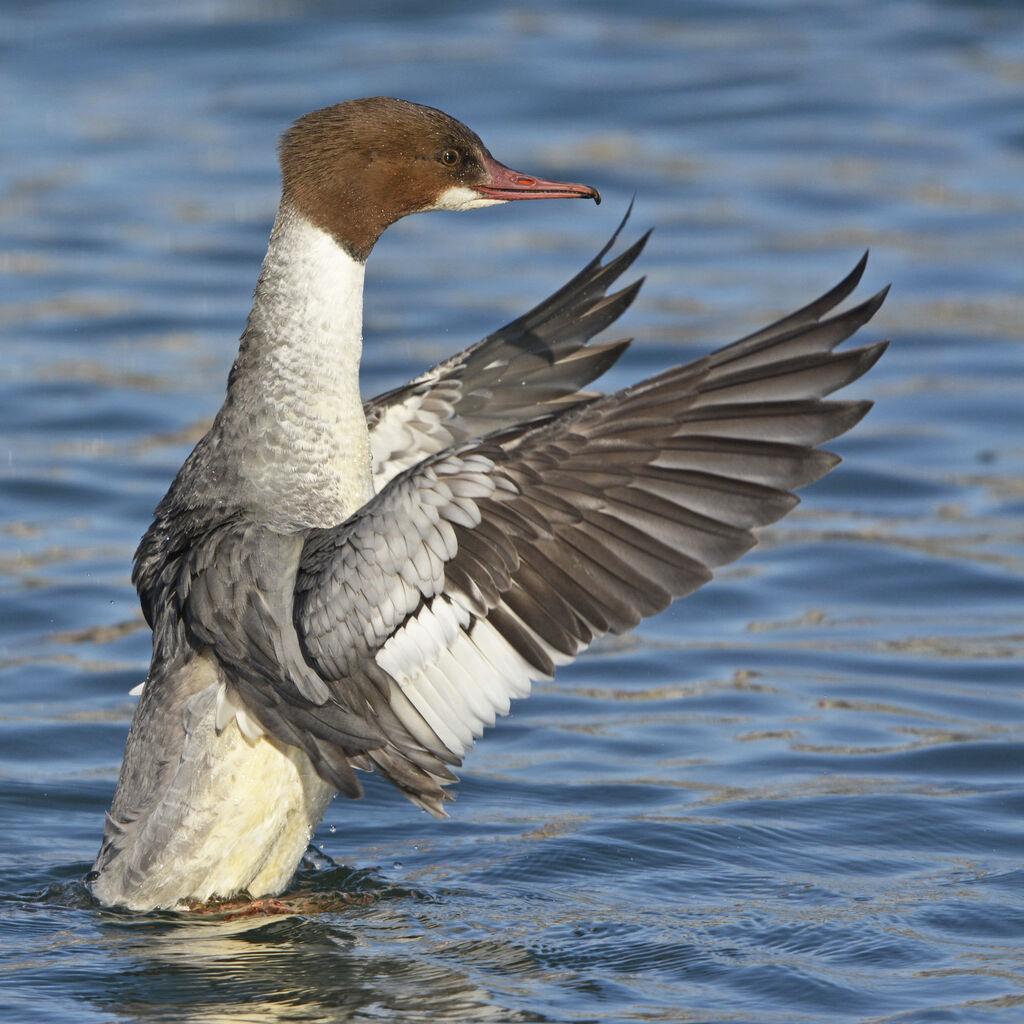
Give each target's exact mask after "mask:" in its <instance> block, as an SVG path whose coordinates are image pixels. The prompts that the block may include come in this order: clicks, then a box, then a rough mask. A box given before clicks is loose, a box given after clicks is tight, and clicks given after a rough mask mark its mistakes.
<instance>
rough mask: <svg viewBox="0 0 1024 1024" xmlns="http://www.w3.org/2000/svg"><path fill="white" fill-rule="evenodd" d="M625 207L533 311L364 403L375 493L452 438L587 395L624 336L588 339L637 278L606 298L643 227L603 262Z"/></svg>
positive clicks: (620, 305)
mask: <svg viewBox="0 0 1024 1024" xmlns="http://www.w3.org/2000/svg"><path fill="white" fill-rule="evenodd" d="M631 209H632V204H630V210H631ZM630 210H627V211H626V215H625V217H623V218H622V223H621V224H619V226H618V227H617V228H616V229H615V233H614V234H613V235H612V237H611V238H610V239H609V241H608V244H607V245H606V246H605V247H604V248H603V249H602V250H601V251H600V252H599V253H598V254H597V255H596V256H595V257H594V259H593V260H591V261H590V263H588V264H587V265H586V266H585V267H584V268H583V270H581V271H580V272H579V274H577V275H576V276H575V277H574V278H573V279H572V280H571V281H570V282H569V283H568V284H566V285H565V286H564V287H562V288H560V289H559V290H558V291H557V292H555V293H554V295H552V296H550V298H548V299H546V300H545V301H544V302H542V303H541V304H540V305H539V306H537V307H536V308H535V309H532V310H530V312H529V313H526V314H525V315H524V316H521V317H519V319H517V320H514V321H513V322H512V323H510V324H508V325H506V326H505V327H503V328H502V329H501V330H500V331H495V333H494V334H491V335H488V336H487V337H486V338H484V339H483V341H480V342H477V344H475V345H473V346H471V347H470V348H467V349H466V350H465V351H463V352H460V353H459V354H458V355H455V356H452V357H451V358H450V359H446V360H445V361H444V362H442V363H438V365H437V366H435V367H433V368H432V369H430V370H428V371H427V372H426V373H424V374H422V375H421V376H419V377H417V378H416V379H415V380H413V381H410V382H409V383H408V384H405V385H403V386H402V387H400V388H396V389H395V390H394V391H389V392H387V393H386V394H383V395H379V396H378V397H377V398H374V399H372V400H371V401H369V402H367V403H366V404H365V405H364V407H363V409H364V411H365V413H366V420H367V423H368V425H369V428H370V448H371V454H372V458H373V474H374V489H375V490H377V491H379V490H381V489H382V488H383V487H384V485H385V484H386V483H387V482H388V481H389V480H391V479H392V478H393V477H395V476H396V475H397V474H398V473H400V472H402V471H403V470H405V469H408V468H409V467H411V466H414V465H416V463H417V462H419V461H420V460H421V459H424V458H426V457H427V456H428V455H433V454H435V453H436V452H439V451H442V450H444V449H445V448H448V447H450V446H451V445H453V444H458V443H461V442H462V441H467V440H470V439H472V438H477V437H483V436H485V435H486V434H490V433H491V432H493V431H494V430H499V429H501V428H503V427H507V426H511V425H512V424H514V423H518V422H520V421H522V420H524V419H530V418H533V417H536V416H537V415H539V414H543V413H550V412H558V411H561V410H564V409H565V408H567V407H568V406H570V405H572V404H574V403H576V402H579V401H584V400H586V399H588V398H591V397H593V395H592V394H588V393H587V392H584V391H582V390H581V389H583V388H585V387H586V385H588V384H589V383H590V382H591V381H593V380H596V379H597V378H598V377H600V376H601V374H603V373H604V372H605V371H606V370H607V369H608V368H609V367H611V366H612V364H613V363H615V361H616V360H617V359H618V358H619V356H621V355H622V353H623V352H624V351H625V350H626V348H627V347H628V346H629V339H622V340H619V341H607V342H602V343H600V344H592V345H588V344H587V342H588V341H590V339H591V338H593V337H594V336H595V335H597V334H598V333H600V332H601V331H603V330H604V329H605V328H606V327H607V326H608V325H609V324H611V323H612V321H614V320H616V319H617V318H618V317H619V316H621V315H622V313H623V312H624V311H625V310H626V309H627V308H628V307H629V305H630V303H631V302H632V301H633V299H634V298H635V297H636V294H637V292H638V291H639V290H640V286H641V284H642V283H643V279H642V278H641V279H640V280H639V281H635V282H634V283H633V284H631V285H629V286H627V287H626V288H623V289H622V290H620V291H617V292H615V293H614V294H612V295H608V294H607V292H608V289H609V288H610V287H611V286H612V285H613V284H614V283H615V281H616V280H618V278H619V277H621V276H622V274H624V273H625V272H626V270H627V269H628V268H629V267H630V266H631V264H632V263H633V261H634V260H635V259H636V258H637V256H638V255H639V254H640V252H641V250H642V249H643V247H644V245H645V244H646V242H647V239H648V237H649V235H650V232H647V234H645V235H644V236H643V237H642V238H640V239H639V241H637V242H636V243H634V244H633V245H632V246H631V247H630V248H629V249H627V250H626V251H625V252H623V253H622V254H621V255H619V256H617V257H616V258H615V259H613V260H611V261H610V262H609V263H607V264H602V263H601V261H602V260H603V259H604V257H605V256H606V255H607V254H608V252H609V250H610V249H611V247H612V246H613V245H614V244H615V240H616V239H617V238H618V236H619V232H620V231H621V230H622V228H623V226H624V225H625V223H626V220H627V219H628V218H629V214H630Z"/></svg>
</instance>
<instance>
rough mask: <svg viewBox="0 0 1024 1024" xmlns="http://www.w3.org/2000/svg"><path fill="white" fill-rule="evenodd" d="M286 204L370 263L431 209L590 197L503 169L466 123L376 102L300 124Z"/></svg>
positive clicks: (285, 166) (294, 130)
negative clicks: (393, 229)
mask: <svg viewBox="0 0 1024 1024" xmlns="http://www.w3.org/2000/svg"><path fill="white" fill-rule="evenodd" d="M280 154H281V172H282V176H283V187H284V192H283V201H284V202H286V203H288V204H290V205H291V206H292V207H293V208H294V209H295V210H296V211H297V212H298V213H301V214H302V215H303V216H304V217H306V218H307V219H308V220H310V221H311V222H312V223H314V224H316V225H317V226H318V227H320V228H322V229H323V230H325V231H327V232H328V233H329V234H331V235H333V236H334V238H335V239H336V240H337V241H338V243H339V244H340V245H342V246H344V248H345V249H346V250H347V251H348V252H350V253H351V254H352V255H353V256H354V257H356V259H360V260H365V259H366V257H367V256H369V254H370V250H371V249H372V248H373V245H374V243H375V242H376V241H377V239H378V238H379V237H380V235H381V233H382V232H383V231H384V229H385V228H386V227H387V226H388V225H389V224H394V222H395V221H396V220H398V219H399V218H400V217H405V216H406V215H407V214H410V213H423V212H426V211H427V210H469V209H473V208H474V207H477V206H490V205H492V204H493V203H501V202H506V201H508V200H512V199H558V198H571V197H576V198H584V199H593V200H595V202H600V201H601V197H600V195H599V194H598V192H597V189H594V188H591V187H590V186H588V185H574V184H570V183H567V182H559V181H545V180H543V179H541V178H536V177H533V176H532V175H527V174H520V173H519V172H518V171H513V170H510V169H509V168H508V167H505V166H504V165H503V164H500V163H498V161H497V160H495V159H494V157H492V156H491V154H490V153H489V152H488V151H487V147H486V146H485V145H484V144H483V143H482V142H481V141H480V137H479V136H478V135H477V134H476V133H475V132H472V131H470V129H469V128H467V127H466V126H465V125H464V124H462V123H461V122H459V121H456V120H455V118H453V117H449V116H448V115H447V114H445V113H444V112H442V111H440V110H435V109H434V108H433V107H424V106H420V105H419V104H418V103H409V102H407V101H406V100H396V99H391V98H390V97H386V96H374V97H371V98H369V99H362V100H350V101H349V102H347V103H338V104H336V105H335V106H333V107H325V108H324V109H323V110H315V111H313V113H311V114H306V115H305V117H300V118H299V120H298V121H296V122H295V124H293V125H292V126H291V128H289V129H288V131H287V132H285V134H284V137H283V138H282V139H281V150H280Z"/></svg>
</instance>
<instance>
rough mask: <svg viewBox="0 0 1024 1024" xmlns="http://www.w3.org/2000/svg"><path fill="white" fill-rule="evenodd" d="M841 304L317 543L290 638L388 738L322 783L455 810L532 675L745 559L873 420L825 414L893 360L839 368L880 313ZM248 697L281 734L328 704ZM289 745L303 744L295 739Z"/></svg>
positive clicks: (527, 439)
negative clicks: (474, 751)
mask: <svg viewBox="0 0 1024 1024" xmlns="http://www.w3.org/2000/svg"><path fill="white" fill-rule="evenodd" d="M843 287H845V284H844V286H842V287H841V288H840V289H838V290H836V291H833V292H832V293H830V295H829V296H826V297H825V298H824V299H823V300H819V302H818V303H815V304H812V305H811V306H809V307H807V308H806V309H805V310H802V311H800V312H799V313H797V314H794V315H793V316H791V317H787V318H786V319H784V320H782V321H779V323H778V324H777V325H775V326H774V327H772V328H768V329H766V330H765V331H762V332H758V333H757V334H754V335H751V336H749V337H748V338H746V339H743V340H741V341H740V342H737V343H735V344H733V345H731V346H729V347H727V348H725V349H722V350H720V351H718V352H716V353H713V354H711V355H709V356H706V357H704V358H702V359H699V360H697V361H696V362H694V363H691V364H689V365H687V366H681V367H676V368H673V369H671V370H668V371H666V372H665V373H662V374H660V375H659V376H657V377H654V378H651V379H650V380H647V381H643V382H641V383H639V384H637V385H635V386H633V387H629V388H626V389H625V390H623V391H620V392H618V393H616V394H612V395H609V396H606V397H602V398H599V399H595V400H592V401H590V402H587V403H584V404H581V405H578V406H576V407H574V408H572V409H570V410H568V411H567V412H564V413H562V414H560V415H557V416H554V417H550V418H548V419H547V420H546V421H544V422H539V423H538V422H533V423H531V424H526V425H520V426H517V427H513V428H509V429H507V430H505V431H499V432H497V433H495V434H492V435H491V436H489V437H487V438H485V439H483V440H480V441H474V442H467V443H464V444H461V445H458V446H455V447H453V448H450V449H447V450H445V451H442V452H439V453H437V454H435V455H433V456H431V457H429V458H428V459H426V460H424V461H423V462H421V463H420V464H419V465H417V466H416V467H414V468H413V469H411V470H408V471H406V472H404V473H402V474H400V475H399V476H398V477H396V478H395V479H394V480H393V481H392V482H391V483H390V484H389V485H388V486H387V487H386V488H385V489H384V490H383V491H382V492H381V493H380V494H378V495H377V496H376V497H375V498H374V499H373V500H372V501H371V502H369V503H368V504H367V505H366V506H365V507H364V508H363V509H361V510H360V512H359V513H357V514H356V515H355V516H353V517H352V518H351V519H349V520H348V521H347V522H346V523H344V524H342V525H340V526H338V527H336V528H333V529H328V530H318V531H314V532H312V533H311V534H310V535H309V536H308V537H307V538H306V541H305V544H304V546H303V548H302V551H301V553H300V555H299V562H298V572H297V577H296V580H297V582H296V588H295V593H294V604H293V607H292V609H291V613H292V621H293V622H294V626H295V630H296V633H297V636H298V642H299V644H300V645H301V649H302V653H303V655H304V659H305V661H306V662H307V663H308V665H309V666H310V667H311V668H312V670H313V671H314V672H315V675H316V677H317V678H318V679H319V680H322V681H323V682H324V684H325V686H326V689H327V691H329V695H328V697H327V700H326V701H325V702H324V704H325V705H332V704H333V705H336V706H337V707H338V708H342V709H346V710H347V711H353V712H355V713H358V714H359V715H365V716H366V717H367V718H368V719H371V720H372V721H373V723H374V725H375V727H376V728H377V729H378V730H379V731H380V733H381V734H382V737H383V740H382V741H381V742H377V743H376V745H375V742H374V741H370V740H367V741H362V742H360V741H359V740H358V739H357V738H355V737H354V736H353V734H352V733H353V730H351V729H350V728H348V727H346V728H339V730H338V733H337V735H336V738H335V741H332V740H331V737H330V736H329V735H326V734H324V733H321V734H318V744H319V746H318V747H317V763H318V765H319V766H321V771H323V772H324V774H325V776H326V777H328V778H331V779H332V780H333V779H335V777H337V778H339V779H344V778H345V776H346V773H349V774H350V770H349V768H348V765H349V764H357V765H358V766H360V767H367V766H369V765H375V766H376V767H377V768H379V769H380V770H381V771H382V772H383V773H384V774H385V775H387V776H388V777H389V778H390V779H391V780H392V781H394V782H395V783H396V784H397V785H398V786H399V787H400V788H402V789H403V791H405V793H406V794H407V795H408V796H409V797H410V798H412V799H413V800H415V801H416V802H417V803H419V804H421V805H422V806H424V807H426V808H428V809H429V810H431V811H432V812H434V813H438V814H440V813H443V812H442V806H441V802H442V800H444V799H447V798H448V796H447V794H446V793H445V792H444V790H443V788H442V787H443V786H444V784H445V783H446V782H448V781H450V780H451V779H452V775H451V773H450V771H449V770H448V769H447V767H446V766H447V765H453V764H458V763H460V760H461V758H462V756H463V755H464V754H465V752H466V751H467V750H468V749H469V747H470V745H471V744H472V743H473V741H474V739H475V738H476V737H477V736H479V735H480V733H481V732H482V730H483V729H484V727H485V726H487V725H490V724H491V723H493V721H494V718H495V716H496V715H500V714H504V713H506V712H507V710H508V707H509V701H510V699H511V698H513V697H518V696H524V695H525V694H526V693H527V692H528V691H529V686H530V681H531V679H537V678H542V677H546V676H549V675H550V674H551V673H552V672H553V671H554V668H555V666H556V665H558V664H560V663H563V662H566V661H569V660H571V659H572V658H574V657H575V656H576V655H577V654H578V653H579V652H580V651H581V650H582V649H583V648H584V647H586V646H587V645H588V644H589V643H590V642H591V641H592V640H593V639H594V638H595V637H597V636H600V635H601V634H604V633H608V632H612V633H619V632H623V631H625V630H627V629H629V628H631V627H632V626H634V625H636V624H637V623H638V622H639V621H640V619H641V618H643V617H644V616H648V615H652V614H654V613H656V612H658V611H660V610H661V609H663V608H665V607H666V606H667V605H668V604H669V603H670V601H671V600H672V599H673V598H676V597H680V596H682V595H684V594H687V593H689V592H691V591H693V590H694V589H696V588H697V587H699V586H701V585H702V584H703V583H705V582H707V581H708V580H709V579H710V578H711V575H712V570H713V569H714V568H715V567H717V566H720V565H723V564H725V563H728V562H731V561H732V560H733V559H735V558H737V557H738V556H739V555H741V554H742V553H743V552H744V551H746V550H747V549H749V548H750V547H751V546H752V545H753V544H754V543H755V536H754V534H753V532H752V531H753V530H754V529H755V528H756V527H759V526H763V525H765V524H767V523H771V522H773V521H775V520H777V519H778V518H780V517H781V516H783V515H784V514H785V513H786V512H787V511H788V510H789V509H791V508H792V507H793V505H795V504H796V502H797V499H796V497H795V496H794V495H793V494H792V493H791V492H792V490H793V489H795V488H797V487H800V486H803V485H804V484H807V483H809V482H810V481H813V480H815V479H817V478H819V477H820V476H822V475H823V474H824V473H826V472H827V471H828V470H829V469H831V468H832V467H833V466H834V465H835V464H836V463H837V462H838V458H837V457H836V456H834V455H831V454H829V453H827V452H823V451H819V450H818V449H817V447H816V446H817V445H819V444H821V443H822V442H824V441H827V440H829V439H830V438H833V437H836V436H837V435H839V434H841V433H843V432H844V431H846V430H848V429H849V428H850V427H852V426H853V425H854V424H855V423H857V422H858V421H859V420H860V419H861V417H862V416H863V415H864V414H865V413H866V412H867V410H868V409H869V408H870V403H869V402H833V401H826V400H824V398H825V396H826V395H828V394H830V393H831V392H833V391H835V390H836V389H838V388H841V387H843V386H844V385H846V384H848V383H850V382H851V381H853V380H856V379H857V378H858V377H860V376H861V374H863V373H865V372H866V371H867V370H868V369H869V368H870V367H871V366H872V365H873V364H874V363H875V361H876V360H877V359H878V358H879V356H880V355H881V353H882V351H883V350H884V348H885V346H886V343H884V342H882V343H877V344H874V345H869V346H865V347H863V348H856V349H852V350H848V351H843V352H834V351H833V349H834V348H835V346H836V345H838V343H839V342H840V341H842V340H843V339H845V338H847V337H849V336H850V335H851V334H853V333H854V331H856V330H857V329H858V328H859V327H860V326H862V325H863V324H864V323H865V322H866V321H867V320H868V319H870V317H871V316H872V315H873V314H874V313H875V311H876V310H877V309H878V307H879V306H880V304H881V302H882V299H883V298H884V292H883V293H880V294H879V295H877V296H875V297H874V298H872V299H871V300H869V301H868V302H866V303H864V304H863V305H860V306H857V307H856V308H854V309H851V310H850V311H848V312H846V313H844V314H841V315H839V316H836V317H833V318H831V319H828V320H824V321H821V322H818V320H817V317H818V316H820V314H821V311H822V310H823V309H824V308H828V305H829V304H830V302H831V301H832V300H833V297H834V296H836V295H838V294H840V293H841V292H842V288H843ZM268 685H269V687H270V689H269V690H268ZM254 689H255V690H256V691H258V692H255V693H254V692H253V690H254ZM239 690H240V696H241V697H242V699H243V701H244V702H245V703H246V704H247V705H249V706H252V707H254V708H255V709H256V710H257V714H260V711H259V709H260V708H266V707H270V706H272V709H273V716H276V718H277V719H280V720H284V722H285V723H286V724H287V725H292V724H293V723H295V722H297V721H298V717H299V716H300V714H307V713H308V712H309V707H308V705H309V704H310V702H311V700H310V697H311V696H312V697H313V701H314V702H315V700H316V699H318V698H317V697H316V695H315V694H310V695H304V694H301V693H300V694H297V693H296V688H295V686H294V685H289V686H281V685H274V684H272V683H270V681H269V680H268V679H255V680H254V679H252V678H251V677H250V678H249V679H247V680H245V681H243V683H242V684H240V685H239ZM261 718H262V720H263V721H264V723H265V724H266V725H267V727H268V728H271V729H272V730H274V731H276V728H275V725H274V724H272V720H269V719H267V718H265V717H263V716H261ZM292 735H293V736H296V735H297V736H298V740H299V743H300V745H304V744H303V740H302V729H293V730H292ZM325 761H326V767H323V765H324V762H325ZM336 784H337V783H336Z"/></svg>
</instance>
